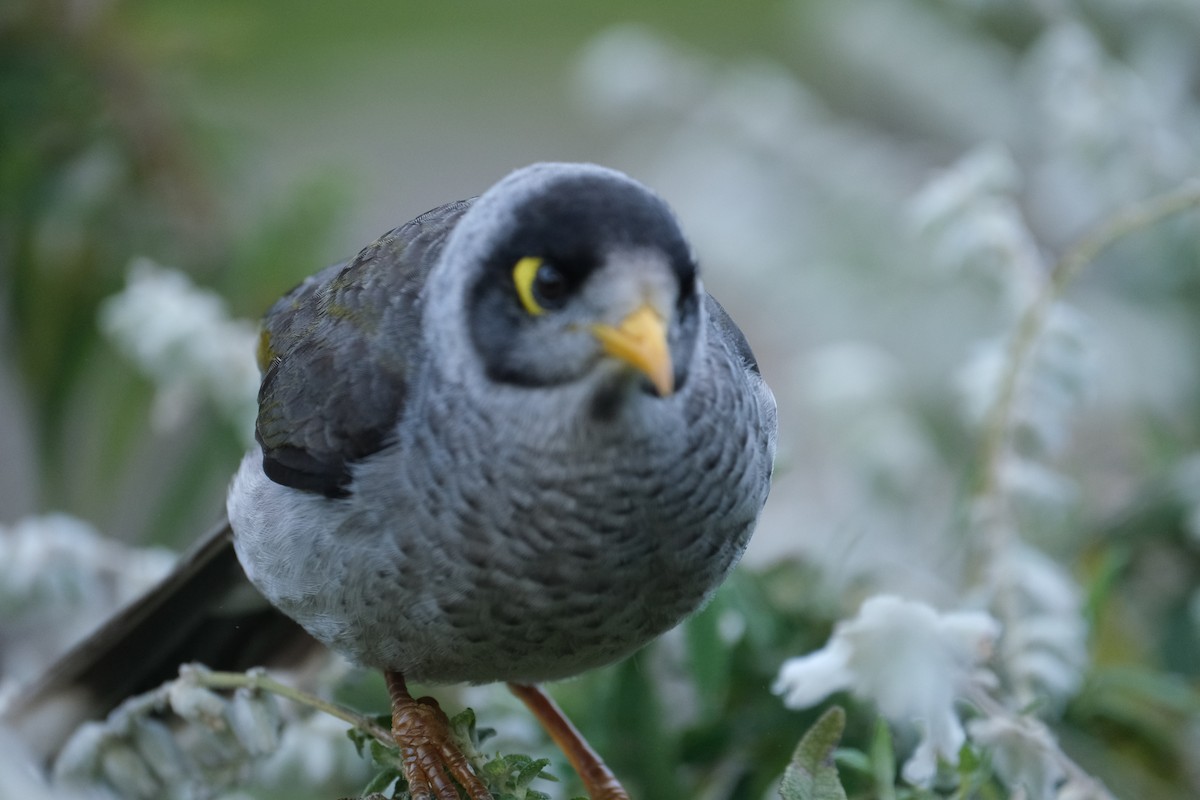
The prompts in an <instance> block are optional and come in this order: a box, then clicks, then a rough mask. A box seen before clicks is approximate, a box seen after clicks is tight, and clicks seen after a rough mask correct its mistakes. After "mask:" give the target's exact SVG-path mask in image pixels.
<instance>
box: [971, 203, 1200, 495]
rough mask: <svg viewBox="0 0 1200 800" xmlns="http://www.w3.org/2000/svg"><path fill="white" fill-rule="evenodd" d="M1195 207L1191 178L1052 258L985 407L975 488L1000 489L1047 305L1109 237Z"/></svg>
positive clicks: (1115, 237)
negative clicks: (1020, 387) (1021, 386)
mask: <svg viewBox="0 0 1200 800" xmlns="http://www.w3.org/2000/svg"><path fill="white" fill-rule="evenodd" d="M1195 208H1200V182H1196V181H1193V182H1190V183H1188V184H1187V185H1185V186H1183V187H1182V188H1179V189H1176V190H1174V191H1171V192H1167V193H1165V194H1161V195H1158V196H1156V197H1152V198H1150V199H1148V200H1146V201H1144V202H1142V203H1140V204H1138V205H1135V206H1132V207H1130V208H1127V209H1125V210H1123V211H1119V212H1117V213H1116V214H1114V215H1113V216H1111V217H1109V218H1108V219H1106V220H1105V221H1104V222H1102V223H1101V224H1100V225H1099V226H1098V227H1096V228H1095V229H1093V230H1092V231H1091V232H1090V233H1088V234H1086V235H1085V236H1084V237H1083V238H1082V239H1080V240H1079V241H1078V242H1076V244H1075V245H1074V246H1072V247H1071V248H1070V249H1069V250H1067V252H1066V253H1064V254H1063V256H1062V257H1061V258H1060V259H1059V260H1058V261H1057V263H1055V265H1054V267H1053V269H1052V270H1051V271H1050V275H1049V278H1048V280H1047V281H1046V282H1045V284H1044V285H1043V287H1042V292H1041V294H1039V295H1038V297H1037V298H1036V299H1035V300H1034V301H1033V303H1031V304H1030V306H1029V307H1028V308H1027V309H1026V310H1025V313H1024V314H1022V315H1021V319H1020V320H1019V321H1018V323H1017V330H1016V333H1015V335H1014V336H1013V339H1012V341H1011V342H1010V344H1009V347H1008V354H1007V356H1006V358H1005V364H1004V372H1003V373H1002V375H1001V380H1000V389H999V391H998V392H997V393H996V400H995V403H993V405H992V408H991V410H990V411H989V412H988V416H987V420H988V421H987V424H986V428H985V431H984V439H983V445H982V448H981V452H980V462H981V466H982V469H981V482H980V486H979V490H978V492H977V494H978V495H979V496H983V497H988V496H994V495H997V494H999V488H1000V466H1001V464H1002V462H1003V460H1004V458H1003V456H1004V449H1005V445H1006V442H1007V439H1008V435H1009V432H1010V431H1009V426H1010V424H1011V420H1012V414H1013V406H1014V404H1015V400H1016V394H1017V383H1018V381H1019V379H1020V377H1021V373H1022V371H1023V370H1024V368H1025V365H1026V362H1027V361H1028V359H1029V354H1030V352H1031V351H1032V350H1033V346H1034V344H1035V343H1036V342H1037V339H1038V336H1040V335H1041V333H1042V329H1043V328H1044V327H1045V324H1046V319H1047V317H1048V315H1049V312H1050V309H1051V308H1052V307H1053V306H1054V304H1055V303H1056V302H1057V301H1058V299H1059V298H1060V297H1061V296H1062V294H1063V292H1064V291H1065V290H1066V288H1067V286H1069V285H1070V283H1071V282H1072V281H1073V280H1074V279H1075V278H1076V277H1078V276H1079V273H1081V272H1082V271H1083V270H1084V268H1085V267H1087V266H1088V265H1089V264H1091V263H1092V262H1093V261H1095V260H1096V258H1097V257H1098V256H1099V255H1100V254H1101V253H1102V252H1104V251H1105V250H1106V249H1107V248H1108V247H1109V246H1111V245H1112V244H1113V243H1114V242H1116V241H1118V240H1120V239H1121V238H1123V237H1125V236H1128V235H1129V234H1131V233H1134V232H1136V231H1139V230H1142V229H1144V228H1148V227H1150V226H1151V225H1154V224H1155V223H1157V222H1159V221H1161V220H1163V219H1166V218H1167V217H1171V216H1174V215H1176V214H1180V213H1182V212H1184V211H1188V210H1191V209H1195Z"/></svg>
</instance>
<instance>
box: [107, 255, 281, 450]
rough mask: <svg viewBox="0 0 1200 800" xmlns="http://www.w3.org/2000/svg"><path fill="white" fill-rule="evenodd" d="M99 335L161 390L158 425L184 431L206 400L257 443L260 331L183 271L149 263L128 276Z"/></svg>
mask: <svg viewBox="0 0 1200 800" xmlns="http://www.w3.org/2000/svg"><path fill="white" fill-rule="evenodd" d="M100 327H101V330H102V331H103V332H104V335H105V336H107V337H108V338H109V340H111V341H112V342H113V344H115V345H116V346H117V347H118V348H119V349H120V350H121V351H122V352H123V353H124V354H125V355H126V356H127V357H128V358H129V359H130V360H132V361H133V362H134V363H135V364H136V365H137V366H138V368H139V369H141V370H142V371H144V372H145V373H146V374H147V375H149V376H150V377H151V378H152V379H153V380H154V381H155V383H156V384H157V386H158V395H157V397H156V400H155V408H154V422H155V423H156V424H157V425H158V426H159V427H160V428H169V427H173V426H175V425H177V424H178V423H179V422H180V421H181V420H182V419H184V418H186V417H187V415H188V414H190V413H191V412H192V410H193V406H194V403H195V402H196V400H197V399H198V398H201V397H207V398H208V399H209V400H211V401H212V402H213V403H215V405H216V407H217V409H218V410H219V411H220V412H221V413H222V414H223V415H224V416H225V417H226V418H227V419H228V420H229V421H230V422H231V423H232V424H233V425H234V426H235V427H236V429H237V430H238V431H239V432H240V433H241V435H242V436H243V437H244V438H245V440H246V442H247V443H248V444H250V443H252V441H253V433H254V419H255V415H256V414H257V399H258V384H259V375H258V366H257V365H256V364H255V361H254V353H255V347H256V340H257V335H258V328H257V326H256V325H255V324H254V323H252V322H249V321H246V320H240V319H232V318H230V316H229V312H228V310H227V309H226V306H225V302H224V300H223V299H222V298H221V297H220V296H219V295H217V294H216V293H215V292H212V291H209V290H206V289H200V288H197V287H196V286H195V284H193V283H192V282H191V280H189V279H188V277H187V276H186V275H185V274H183V273H182V272H179V271H177V270H170V269H164V268H162V267H159V266H158V265H156V264H154V263H153V262H151V261H149V260H147V259H139V260H137V261H135V262H134V263H133V264H132V265H131V266H130V269H129V279H128V283H127V285H126V287H125V289H124V290H122V291H121V292H120V293H118V294H116V295H114V296H113V297H110V298H109V299H108V300H107V301H106V302H105V303H104V305H103V306H102V307H101V309H100Z"/></svg>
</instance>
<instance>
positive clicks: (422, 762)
mask: <svg viewBox="0 0 1200 800" xmlns="http://www.w3.org/2000/svg"><path fill="white" fill-rule="evenodd" d="M384 678H385V679H386V680H387V687H388V694H389V695H390V696H391V698H392V736H393V737H394V738H395V739H396V745H397V746H398V747H399V748H400V756H401V759H402V760H403V765H404V777H405V778H406V779H407V780H408V790H409V792H410V793H411V794H412V798H413V800H461V799H460V797H459V794H458V789H456V788H455V787H454V783H453V782H452V781H451V780H450V778H453V779H454V780H456V781H458V783H459V785H460V786H462V787H463V789H465V790H466V792H467V796H468V797H469V798H470V799H471V800H492V795H491V793H490V792H489V791H488V790H487V787H486V786H484V785H483V782H482V781H480V780H479V778H478V777H476V775H475V773H474V772H472V771H471V765H470V764H469V763H467V757H466V756H464V755H463V754H462V750H460V749H459V747H458V745H457V744H456V743H455V742H454V737H453V736H452V735H451V733H450V720H449V719H448V718H447V717H446V713H445V712H444V711H442V709H441V708H440V707H439V706H438V704H437V701H436V700H434V699H433V698H432V697H422V698H419V699H413V696H412V695H411V694H409V693H408V687H407V686H405V684H404V676H403V675H401V674H400V673H399V672H385V673H384Z"/></svg>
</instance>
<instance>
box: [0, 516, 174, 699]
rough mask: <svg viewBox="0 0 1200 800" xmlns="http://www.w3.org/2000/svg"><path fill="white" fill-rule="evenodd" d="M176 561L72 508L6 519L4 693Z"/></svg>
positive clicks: (2, 548)
mask: <svg viewBox="0 0 1200 800" xmlns="http://www.w3.org/2000/svg"><path fill="white" fill-rule="evenodd" d="M174 561H175V556H174V554H173V553H171V552H170V551H168V550H165V549H161V548H153V549H142V548H132V547H128V546H126V545H123V544H121V543H119V542H116V541H114V540H112V539H106V538H105V537H103V536H101V535H100V534H99V533H98V532H97V531H96V530H95V529H94V528H93V527H92V526H91V525H89V524H88V523H86V522H83V521H82V520H79V519H76V518H75V517H71V516H68V515H66V514H46V515H44V516H37V517H27V518H25V519H22V520H19V521H18V522H16V523H14V524H13V525H10V526H5V525H0V695H3V694H4V692H5V691H12V687H13V686H14V685H15V683H16V682H17V681H22V680H28V679H30V678H31V677H33V676H34V675H37V674H39V673H40V672H41V670H43V669H44V668H45V665H46V663H48V662H49V661H50V660H51V659H52V658H54V657H55V656H57V655H59V654H61V653H62V652H63V651H65V650H66V648H67V647H68V646H69V645H71V644H72V643H74V642H75V641H76V640H77V639H79V638H80V637H82V636H83V635H84V634H86V633H88V632H89V631H90V630H92V629H93V628H94V627H95V626H96V625H97V624H99V623H100V621H102V620H103V619H104V618H105V617H106V616H107V615H108V614H110V613H111V612H112V611H113V610H114V609H116V608H118V607H119V606H121V605H122V604H124V603H126V602H128V601H129V600H132V599H133V598H135V597H137V596H138V595H139V594H141V593H142V592H143V591H144V590H146V589H147V588H149V587H150V586H152V585H153V584H154V583H155V582H157V581H158V580H159V579H160V578H161V577H162V576H163V575H165V574H166V573H167V571H168V570H169V569H170V568H171V565H172V564H173V563H174Z"/></svg>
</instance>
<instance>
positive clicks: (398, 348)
mask: <svg viewBox="0 0 1200 800" xmlns="http://www.w3.org/2000/svg"><path fill="white" fill-rule="evenodd" d="M470 204H471V201H469V200H463V201H459V202H457V203H450V204H447V205H444V206H441V207H439V208H435V209H434V210H432V211H429V212H426V213H425V214H422V215H421V216H419V217H417V218H416V219H414V220H413V221H412V222H409V223H408V224H406V225H404V226H402V227H400V228H397V229H396V230H393V231H391V232H390V233H387V234H385V235H384V236H382V237H380V238H379V240H377V241H376V242H374V243H373V244H370V245H368V246H367V247H365V248H363V250H362V252H360V253H359V254H358V256H357V257H356V258H355V259H354V260H353V261H350V262H347V263H343V264H336V265H334V266H332V267H328V268H327V269H324V270H322V271H321V272H319V273H317V274H316V275H314V276H312V277H311V278H309V279H308V280H306V281H305V282H304V283H302V284H300V285H299V286H297V287H296V288H295V289H294V290H293V291H292V292H290V293H289V294H288V295H286V296H285V297H283V298H282V299H281V300H279V301H278V302H277V303H275V305H274V306H272V307H271V309H270V310H269V311H268V312H267V314H266V316H265V317H264V319H263V341H262V346H261V347H260V358H261V359H262V360H263V361H265V362H266V363H265V364H262V365H261V366H262V367H263V379H262V385H261V386H260V387H259V393H258V424H257V427H256V431H255V435H256V438H257V439H258V442H259V444H260V445H261V446H262V452H263V470H264V472H266V474H267V477H269V478H270V479H271V480H273V481H275V482H276V483H279V484H283V485H285V486H291V487H293V488H296V489H303V490H305V491H311V492H320V493H322V494H324V495H326V496H329V497H342V496H345V495H346V494H347V493H348V490H347V487H348V485H349V483H350V479H351V466H352V464H353V463H354V462H355V461H357V460H359V459H361V458H363V457H365V456H368V455H370V454H371V453H374V452H376V451H377V450H379V449H380V448H381V447H383V446H384V445H385V444H386V443H387V441H386V440H387V437H388V435H389V433H390V432H391V431H392V430H393V429H394V428H395V425H396V422H397V420H398V419H399V418H400V416H401V414H403V411H404V402H405V398H406V397H407V393H408V380H409V376H410V375H411V373H412V370H413V368H414V367H415V366H416V360H415V352H416V348H417V347H418V346H419V345H418V342H419V339H420V319H421V291H422V288H423V287H424V285H425V280H426V278H427V277H428V275H429V270H430V269H431V268H432V267H433V265H434V263H436V261H437V259H438V255H439V254H440V253H441V250H442V246H443V245H444V244H445V241H446V237H447V236H448V235H449V233H450V231H451V230H453V228H454V226H455V224H456V223H457V222H458V220H459V218H460V217H461V216H462V215H463V213H464V212H465V211H466V210H467V208H468V207H469V206H470Z"/></svg>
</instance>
